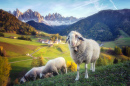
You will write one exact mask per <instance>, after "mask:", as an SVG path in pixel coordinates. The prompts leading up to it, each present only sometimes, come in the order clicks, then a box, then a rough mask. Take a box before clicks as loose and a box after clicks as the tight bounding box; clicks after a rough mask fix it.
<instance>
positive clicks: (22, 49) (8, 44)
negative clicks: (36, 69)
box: [0, 32, 130, 86]
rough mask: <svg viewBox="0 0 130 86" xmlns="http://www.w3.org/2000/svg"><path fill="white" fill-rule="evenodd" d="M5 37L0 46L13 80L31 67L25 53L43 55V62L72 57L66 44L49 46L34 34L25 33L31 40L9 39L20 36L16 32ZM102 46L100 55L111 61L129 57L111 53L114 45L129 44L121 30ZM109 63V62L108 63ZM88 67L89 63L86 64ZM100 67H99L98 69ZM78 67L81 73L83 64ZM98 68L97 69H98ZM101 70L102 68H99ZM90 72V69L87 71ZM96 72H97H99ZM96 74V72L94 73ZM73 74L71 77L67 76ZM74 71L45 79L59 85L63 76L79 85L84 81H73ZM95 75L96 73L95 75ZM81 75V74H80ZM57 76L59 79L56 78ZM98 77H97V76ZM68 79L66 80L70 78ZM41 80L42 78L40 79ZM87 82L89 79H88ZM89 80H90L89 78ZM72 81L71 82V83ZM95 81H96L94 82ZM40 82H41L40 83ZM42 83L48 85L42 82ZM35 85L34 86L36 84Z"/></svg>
mask: <svg viewBox="0 0 130 86" xmlns="http://www.w3.org/2000/svg"><path fill="white" fill-rule="evenodd" d="M4 35H5V37H0V46H3V48H4V49H5V50H6V54H7V57H8V59H9V62H10V64H11V67H12V70H11V72H10V78H11V81H12V82H13V81H14V80H15V79H16V78H18V79H20V78H21V77H22V76H23V75H24V74H25V73H26V72H27V71H28V70H30V69H31V68H32V67H31V62H32V57H30V56H27V55H26V54H27V53H29V54H32V53H33V52H35V51H37V52H35V53H33V54H32V56H33V57H40V56H43V57H44V59H45V63H46V62H47V61H48V60H50V59H53V58H56V57H64V58H65V60H66V61H72V62H73V60H72V58H71V57H70V51H69V48H68V44H54V45H53V47H49V46H48V45H47V44H42V43H39V42H37V40H38V38H36V37H35V36H32V35H25V36H28V37H30V38H31V39H32V41H26V40H19V39H11V38H9V37H10V36H16V37H20V36H21V35H18V34H13V33H4ZM49 36H51V34H50V35H49V34H47V37H45V39H48V37H49ZM41 38H42V39H44V37H41ZM103 44H104V45H103V47H104V51H103V52H101V54H100V57H105V58H106V59H110V57H111V62H113V60H114V59H115V58H117V59H122V58H123V59H128V58H129V57H127V56H124V55H114V54H113V50H114V49H113V48H114V47H115V46H120V47H121V46H130V37H128V35H126V34H125V33H124V32H122V37H120V38H118V39H117V40H115V41H110V42H103ZM109 65H111V64H109ZM88 68H90V65H88ZM100 68H101V67H99V69H100ZM80 69H81V73H83V72H82V71H84V64H82V65H80ZM99 69H98V70H99ZM100 71H103V69H101V70H99V72H100ZM89 72H90V71H89ZM99 72H98V73H99ZM94 74H96V73H94ZM69 75H70V76H73V77H69ZM75 75H76V73H68V74H67V75H65V76H62V75H60V76H56V81H51V80H53V79H54V77H53V78H50V79H45V81H46V82H48V83H51V84H54V83H57V85H61V84H59V82H58V80H59V79H60V78H61V77H65V78H66V79H67V78H70V79H72V80H73V81H72V80H71V81H72V82H71V81H70V86H71V85H72V86H73V85H76V83H77V85H79V84H81V81H82V80H83V82H86V81H85V80H84V79H82V80H81V81H79V82H78V81H77V82H75V81H74V78H75ZM91 75H92V76H93V74H91V73H90V76H91ZM95 76H96V75H95ZM81 77H83V75H82V76H81ZM58 78H59V79H58ZM98 78H99V77H98ZM70 79H68V80H70ZM68 80H66V81H61V82H62V84H65V86H66V84H67V83H66V82H67V81H68ZM41 81H42V80H41ZM41 81H40V80H38V82H37V81H35V82H36V83H35V82H34V83H33V84H30V83H27V84H25V85H26V86H28V85H36V84H37V85H39V83H40V82H41ZM88 82H89V81H88ZM90 82H92V81H91V80H90ZM71 83H72V84H71ZM74 83H75V84H74ZM95 83H96V82H95ZM41 84H42V83H41ZM43 84H44V85H49V84H46V83H44V82H43ZM37 85H36V86H37ZM88 85H92V83H90V84H88Z"/></svg>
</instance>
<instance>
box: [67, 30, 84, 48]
mask: <svg viewBox="0 0 130 86" xmlns="http://www.w3.org/2000/svg"><path fill="white" fill-rule="evenodd" d="M67 41H68V43H69V45H70V46H71V47H77V46H79V45H80V44H81V41H84V39H83V38H82V36H81V35H80V34H79V33H78V32H76V31H71V32H70V33H69V35H68V37H67V39H66V42H67Z"/></svg>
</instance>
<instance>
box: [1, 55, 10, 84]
mask: <svg viewBox="0 0 130 86" xmlns="http://www.w3.org/2000/svg"><path fill="white" fill-rule="evenodd" d="M10 70H11V65H10V64H9V61H8V59H7V58H6V57H0V85H1V86H6V85H7V83H8V78H9V75H10Z"/></svg>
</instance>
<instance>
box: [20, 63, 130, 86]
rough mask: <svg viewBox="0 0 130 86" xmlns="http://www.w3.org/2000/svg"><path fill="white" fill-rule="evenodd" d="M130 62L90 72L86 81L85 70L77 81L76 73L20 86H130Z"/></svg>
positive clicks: (81, 71) (97, 68)
mask: <svg viewBox="0 0 130 86" xmlns="http://www.w3.org/2000/svg"><path fill="white" fill-rule="evenodd" d="M129 67H130V61H128V62H125V63H119V64H115V65H109V66H101V67H96V72H94V73H93V72H91V71H90V70H89V71H88V74H89V78H88V79H85V78H84V75H85V73H84V72H85V70H80V79H79V81H75V77H76V72H74V73H72V72H70V73H67V74H64V75H62V74H61V75H58V76H55V77H52V78H45V79H39V80H36V81H33V82H27V83H24V84H21V85H20V86H129V85H128V84H130V83H129V80H130V77H129V75H130V69H129Z"/></svg>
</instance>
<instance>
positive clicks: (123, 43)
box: [103, 37, 130, 48]
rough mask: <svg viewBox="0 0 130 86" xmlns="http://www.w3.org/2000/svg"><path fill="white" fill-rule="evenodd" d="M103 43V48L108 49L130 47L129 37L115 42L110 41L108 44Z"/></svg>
mask: <svg viewBox="0 0 130 86" xmlns="http://www.w3.org/2000/svg"><path fill="white" fill-rule="evenodd" d="M103 43H104V45H103V46H104V47H110V48H114V47H115V46H119V47H122V46H130V37H127V38H118V39H117V40H115V41H110V42H103Z"/></svg>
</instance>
